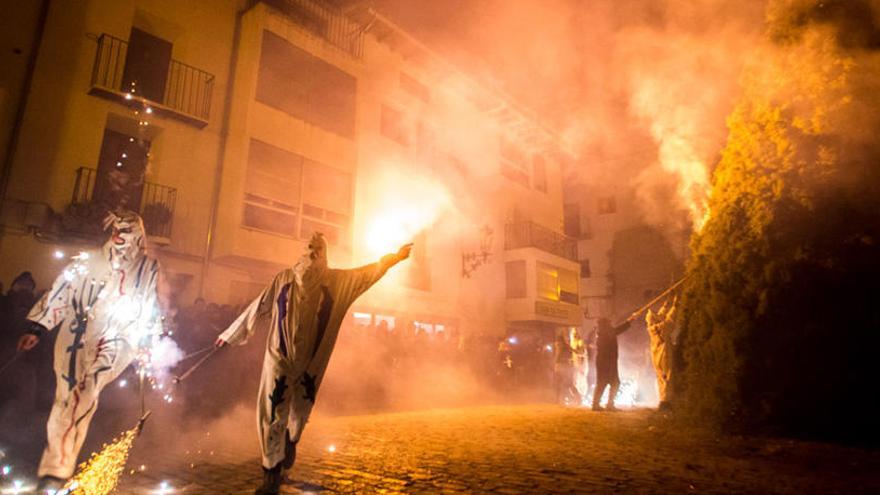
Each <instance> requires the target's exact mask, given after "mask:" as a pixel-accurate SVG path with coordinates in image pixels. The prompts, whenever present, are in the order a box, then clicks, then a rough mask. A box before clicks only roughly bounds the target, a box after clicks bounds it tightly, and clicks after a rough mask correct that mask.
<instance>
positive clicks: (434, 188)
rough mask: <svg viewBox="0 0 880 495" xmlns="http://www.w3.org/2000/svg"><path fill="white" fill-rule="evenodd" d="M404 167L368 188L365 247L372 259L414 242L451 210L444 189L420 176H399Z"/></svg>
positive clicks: (450, 203)
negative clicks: (420, 234)
mask: <svg viewBox="0 0 880 495" xmlns="http://www.w3.org/2000/svg"><path fill="white" fill-rule="evenodd" d="M400 169H401V167H397V168H395V169H394V170H393V171H390V170H389V172H388V173H384V174H378V176H380V177H381V180H379V181H376V182H375V183H374V184H373V187H370V188H368V189H369V192H368V193H367V195H368V199H367V206H366V208H364V210H365V211H367V212H368V213H367V218H368V220H367V221H366V225H367V226H368V227H367V231H366V238H365V239H364V240H365V243H366V246H367V250H368V252H369V255H370V257H375V256H381V255H383V254H387V253H389V252H391V251H394V250H396V249H397V248H398V247H400V246H401V245H402V244H406V243H408V242H412V241H413V239H414V238H415V237H416V236H417V235H418V234H419V233H421V232H423V231H424V230H426V229H428V228H430V227H431V226H432V225H434V223H436V222H437V221H438V220H439V219H440V217H441V216H442V215H443V214H444V213H445V212H447V211H449V210H450V208H451V206H452V199H451V197H450V194H449V192H448V191H447V190H446V188H445V187H443V185H442V184H441V183H440V182H438V181H434V180H431V178H429V177H425V176H420V175H407V174H402V173H400Z"/></svg>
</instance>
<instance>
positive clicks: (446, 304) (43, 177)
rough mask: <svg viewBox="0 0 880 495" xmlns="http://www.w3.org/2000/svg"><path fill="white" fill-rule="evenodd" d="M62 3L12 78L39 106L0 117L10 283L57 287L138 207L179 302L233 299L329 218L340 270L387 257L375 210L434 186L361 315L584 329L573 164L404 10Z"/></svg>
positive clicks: (407, 323) (460, 328)
mask: <svg viewBox="0 0 880 495" xmlns="http://www.w3.org/2000/svg"><path fill="white" fill-rule="evenodd" d="M44 6H45V10H44V13H45V15H42V16H41V15H39V14H37V15H33V16H31V17H32V18H33V19H35V22H34V25H33V26H27V25H25V26H21V27H20V28H19V29H20V30H21V31H22V38H26V37H27V36H25V35H24V34H25V33H26V32H37V33H40V34H39V36H34V37H35V38H38V41H39V43H37V44H36V45H35V46H38V49H35V50H34V57H33V64H32V70H31V71H30V72H29V75H28V76H25V77H22V78H21V79H22V80H27V81H29V82H28V83H26V84H22V86H21V88H22V89H21V90H20V91H19V90H17V89H16V88H17V87H18V86H15V84H12V83H10V84H9V85H8V88H9V91H8V94H10V95H12V96H13V97H12V98H9V99H8V100H9V101H10V102H12V101H23V102H25V103H24V105H23V107H22V108H23V110H22V111H21V117H20V118H18V119H7V121H8V122H9V125H7V126H6V127H5V128H4V129H0V130H2V131H4V133H5V135H9V136H11V138H10V146H9V149H10V152H9V153H8V156H9V159H8V160H7V165H8V166H7V167H6V168H4V177H6V182H7V187H6V189H5V190H6V194H5V195H4V197H3V209H2V225H3V233H2V237H0V259H3V263H2V265H3V266H2V268H0V277H2V278H3V279H7V280H8V279H10V278H11V277H13V276H14V275H15V273H16V272H18V271H20V270H23V269H30V270H31V271H33V272H34V275H35V277H36V278H37V280H38V283H39V285H40V286H42V287H45V286H46V285H47V284H48V283H49V282H50V281H51V279H52V277H53V276H54V275H55V274H57V273H58V270H60V268H61V266H62V265H63V260H64V258H66V257H68V256H69V255H71V254H75V252H76V250H78V249H81V248H82V247H84V246H88V245H90V244H93V243H94V242H95V239H99V238H100V237H101V235H102V234H101V232H100V228H99V224H100V217H101V215H102V214H103V212H104V211H106V207H107V206H108V205H119V204H124V205H126V206H127V207H129V208H132V209H135V210H138V211H140V213H141V215H142V216H143V217H144V220H145V223H146V226H147V230H148V234H149V236H150V238H151V241H152V246H151V249H152V250H153V253H154V254H155V255H157V256H158V257H159V258H160V260H161V261H162V264H163V266H164V270H165V275H166V276H165V281H166V282H165V285H166V290H167V291H168V293H169V294H171V295H172V296H173V297H174V299H176V300H178V301H181V302H182V303H184V304H185V303H188V302H189V301H191V300H192V299H193V298H195V297H197V296H202V297H205V298H206V299H207V300H210V301H216V302H223V303H231V304H236V303H240V302H243V301H246V300H248V299H250V298H252V297H253V296H254V295H256V294H257V293H258V291H259V290H260V289H261V288H262V287H263V286H264V285H265V284H266V283H268V282H269V280H271V277H272V276H273V275H274V273H275V272H277V271H278V270H280V269H282V268H284V267H287V266H291V265H292V264H293V263H295V261H296V259H297V258H298V257H299V256H300V255H301V254H302V252H303V251H304V250H305V247H306V246H305V245H306V243H307V240H308V238H309V237H310V236H311V234H312V233H313V232H323V233H324V234H325V235H326V236H327V238H328V240H329V241H330V244H331V249H330V251H331V259H330V261H331V264H333V265H336V266H343V267H345V266H353V265H356V264H360V263H365V262H368V261H371V260H375V259H376V258H378V256H379V255H380V254H381V253H378V252H376V251H375V249H373V248H371V245H370V242H368V239H370V237H371V236H375V235H376V233H375V232H372V231H371V229H374V225H375V221H374V220H375V219H376V218H377V217H378V216H381V215H383V214H387V213H388V210H389V208H390V209H391V210H394V211H396V212H398V213H399V210H401V209H407V207H406V204H404V206H402V207H401V206H400V204H397V205H395V203H394V202H393V201H392V202H389V201H388V199H389V198H393V197H395V196H398V195H399V196H401V197H403V198H404V199H406V198H408V197H411V196H407V194H404V193H409V194H411V193H413V190H414V188H415V189H417V187H418V185H419V184H425V192H424V193H423V194H422V196H423V197H421V198H420V197H418V196H416V197H415V198H414V199H412V203H413V204H416V203H419V204H421V203H422V202H423V201H422V200H426V201H427V202H428V203H430V204H432V206H431V208H430V210H431V211H430V212H427V213H424V212H423V213H424V215H429V216H430V219H429V220H428V221H424V223H423V224H422V225H421V226H420V228H419V229H418V230H415V231H413V232H412V235H413V238H412V239H411V240H413V241H415V243H416V247H415V249H414V254H413V257H412V259H411V260H410V262H408V263H407V264H405V265H400V266H399V267H397V268H395V270H394V271H393V272H392V273H391V274H390V275H389V276H388V277H386V279H385V280H383V281H382V282H380V284H379V285H378V286H377V287H376V288H375V289H374V290H372V291H370V292H369V293H368V294H367V295H366V296H365V297H364V298H362V300H360V301H359V302H358V304H357V307H355V308H354V311H353V316H352V320H353V324H355V325H371V326H376V325H379V324H381V325H384V326H387V327H388V328H389V329H391V330H393V329H395V328H400V329H406V330H416V331H419V330H421V331H425V332H428V333H447V334H450V333H454V334H456V335H471V334H490V335H498V336H505V335H508V334H516V333H524V334H532V335H542V336H544V338H546V339H547V340H549V339H552V334H553V332H555V331H557V330H558V329H560V328H565V327H567V326H575V325H579V324H580V323H581V318H582V317H581V310H580V308H579V307H578V302H579V300H580V293H579V292H580V289H579V278H578V276H577V272H578V266H579V265H578V263H577V259H578V258H577V245H576V243H575V241H574V240H573V239H571V238H569V237H567V236H565V235H564V234H563V188H562V175H561V168H562V165H563V163H565V161H566V160H570V158H569V157H568V156H567V155H566V154H565V153H564V152H563V151H562V150H561V149H560V147H559V145H558V143H557V141H556V138H555V136H554V134H553V133H552V132H551V131H549V130H547V129H545V128H543V127H541V126H540V125H539V124H538V123H537V120H536V119H535V118H534V117H533V116H531V115H529V113H528V112H527V111H525V110H522V109H520V108H518V107H517V106H516V105H515V104H513V103H511V102H510V100H509V99H508V98H505V97H504V96H503V95H501V94H499V93H498V92H497V91H494V90H491V89H488V88H486V87H485V86H483V85H481V84H479V83H477V82H475V81H473V80H472V79H470V78H469V77H468V76H466V75H465V74H462V73H461V72H460V71H457V70H456V69H454V68H453V67H451V66H450V65H449V64H448V62H446V61H445V60H444V59H443V57H440V56H438V55H436V54H435V53H434V52H432V51H431V50H430V49H429V48H427V47H425V46H424V45H422V44H421V43H419V42H418V41H417V40H415V39H414V38H413V37H412V36H410V35H409V34H408V33H406V32H405V31H404V30H403V29H401V28H400V27H398V26H396V25H395V24H394V23H393V22H392V21H390V20H388V19H386V18H384V17H382V16H381V15H380V14H378V13H376V12H374V11H372V10H370V9H369V8H368V7H364V6H362V5H360V4H352V6H350V7H349V8H348V9H347V10H341V9H340V8H339V7H336V6H334V5H332V4H328V3H325V2H320V1H315V0H273V1H244V0H222V1H210V2H208V1H200V2H174V1H171V0H168V1H164V0H153V1H138V0H129V1H122V2H120V1H109V0H88V1H83V2H79V3H77V5H76V6H75V7H74V6H71V5H70V4H68V3H64V2H58V1H48V2H46V3H45V4H44ZM34 9H35V11H36V10H38V9H39V7H37V6H35V7H34ZM29 29H31V30H33V31H28V30H29ZM10 108H11V106H8V105H7V106H5V107H4V108H2V109H0V110H2V111H3V112H4V115H8V114H11V113H12V112H11V110H10ZM7 121H4V122H7ZM388 185H392V186H395V187H397V188H398V189H397V191H396V192H395V190H394V189H393V188H391V189H389V187H388ZM424 196H429V197H424ZM434 196H436V198H433V197H434ZM441 197H442V198H441ZM432 198H433V199H436V201H433V200H432ZM440 199H442V201H441V200H440ZM380 235H381V232H380ZM373 247H374V246H373Z"/></svg>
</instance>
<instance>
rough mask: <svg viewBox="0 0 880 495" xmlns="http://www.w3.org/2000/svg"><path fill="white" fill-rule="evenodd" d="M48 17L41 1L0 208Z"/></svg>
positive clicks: (2, 173) (1, 173)
mask: <svg viewBox="0 0 880 495" xmlns="http://www.w3.org/2000/svg"><path fill="white" fill-rule="evenodd" d="M48 16H49V0H43V2H42V3H41V4H40V14H39V17H38V18H37V27H36V29H35V30H34V42H33V50H31V54H30V57H29V58H28V65H27V69H25V76H24V83H23V85H22V91H21V97H20V98H19V99H18V107H17V108H16V110H15V121H14V122H13V124H12V131H11V132H10V133H9V144H8V146H7V148H6V156H5V157H4V160H3V168H2V170H0V207H2V205H3V202H4V201H5V200H6V189H7V186H8V185H9V176H10V175H11V173H12V162H13V160H14V159H15V151H16V149H17V148H18V140H19V137H20V135H21V124H22V122H23V121H24V113H25V110H26V109H27V101H28V97H29V96H30V93H31V83H32V82H33V79H34V70H35V69H36V66H37V55H39V53H40V45H41V43H42V42H43V31H45V28H46V18H47V17H48ZM0 235H2V234H0Z"/></svg>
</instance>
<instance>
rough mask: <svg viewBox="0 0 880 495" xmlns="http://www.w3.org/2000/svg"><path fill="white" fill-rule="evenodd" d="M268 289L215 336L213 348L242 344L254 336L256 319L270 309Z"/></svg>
mask: <svg viewBox="0 0 880 495" xmlns="http://www.w3.org/2000/svg"><path fill="white" fill-rule="evenodd" d="M273 285H274V284H273ZM270 288H271V287H267V288H266V289H263V292H262V293H260V295H259V296H257V298H256V299H254V300H253V301H252V302H251V303H250V304H249V305H248V306H247V308H245V310H244V311H243V312H242V313H241V314H240V315H238V318H236V319H235V321H233V322H232V324H230V325H229V326H228V327H227V328H226V330H224V331H223V333H221V334H220V335H218V336H217V340H215V341H214V346H215V347H223V346H225V345H226V344H244V343H246V342H247V340H248V339H249V338H250V336H251V335H253V334H254V324H255V323H256V321H257V317H258V316H259V315H260V314H261V313H263V312H265V311H267V310H268V308H269V307H271V305H270V304H269V292H270V290H269V289H270Z"/></svg>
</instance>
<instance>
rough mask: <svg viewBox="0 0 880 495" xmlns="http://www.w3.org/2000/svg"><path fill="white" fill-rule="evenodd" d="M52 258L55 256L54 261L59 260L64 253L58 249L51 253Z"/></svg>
mask: <svg viewBox="0 0 880 495" xmlns="http://www.w3.org/2000/svg"><path fill="white" fill-rule="evenodd" d="M53 256H55V259H56V260H60V259H61V258H63V257H64V251H61V250H59V249H56V250H55V253H53Z"/></svg>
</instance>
